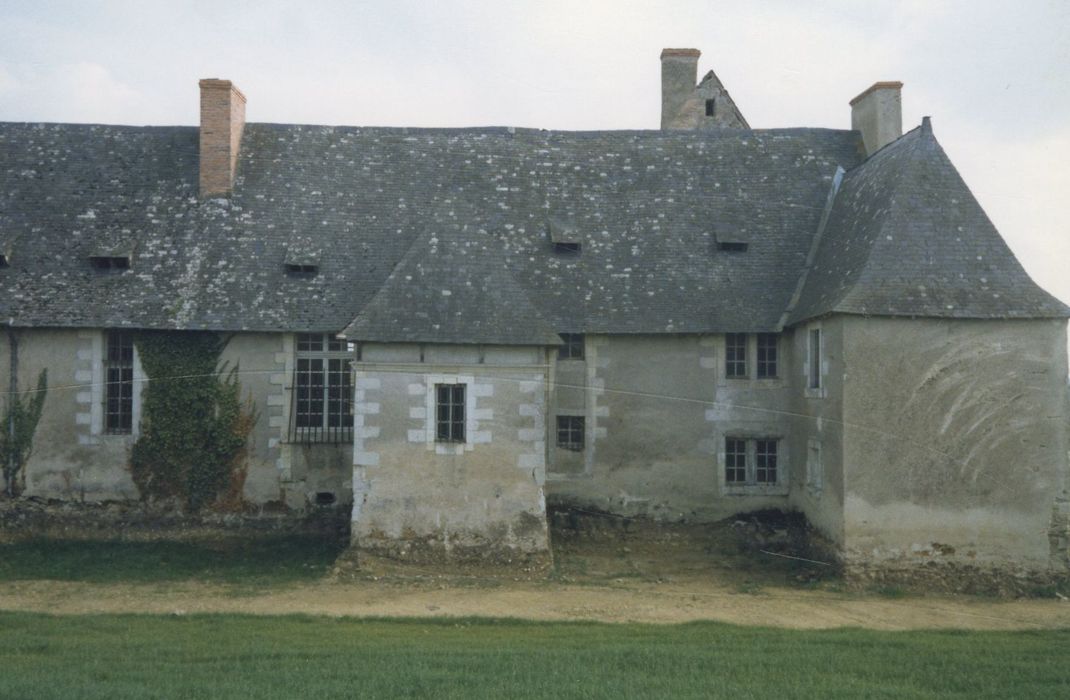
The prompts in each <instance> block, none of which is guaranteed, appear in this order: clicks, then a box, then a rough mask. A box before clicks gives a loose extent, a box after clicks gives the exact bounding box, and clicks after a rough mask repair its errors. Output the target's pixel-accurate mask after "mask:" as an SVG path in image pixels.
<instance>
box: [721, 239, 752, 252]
mask: <svg viewBox="0 0 1070 700" xmlns="http://www.w3.org/2000/svg"><path fill="white" fill-rule="evenodd" d="M717 250H723V251H725V252H726V253H746V252H747V244H746V243H744V242H743V241H717Z"/></svg>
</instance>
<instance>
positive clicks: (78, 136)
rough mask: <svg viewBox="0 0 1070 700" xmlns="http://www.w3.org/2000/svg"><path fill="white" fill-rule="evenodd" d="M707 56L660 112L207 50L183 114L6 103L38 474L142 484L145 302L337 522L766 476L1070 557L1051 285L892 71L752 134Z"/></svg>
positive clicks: (299, 485)
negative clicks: (320, 73) (274, 94)
mask: <svg viewBox="0 0 1070 700" xmlns="http://www.w3.org/2000/svg"><path fill="white" fill-rule="evenodd" d="M698 59H699V52H698V51H697V50H694V49H666V50H665V51H664V52H663V53H662V55H661V75H662V96H661V99H662V123H661V129H659V130H645V131H593V132H568V131H544V130H534V129H516V128H497V127H494V128H463V129H408V128H378V127H376V128H365V127H326V126H307V125H296V124H257V123H246V122H245V103H246V98H245V96H244V95H243V94H242V93H241V92H240V91H239V90H238V88H237V87H236V86H235V85H233V84H232V83H231V82H229V81H226V80H217V79H208V80H202V81H201V82H200V99H201V123H200V126H199V127H129V126H102V125H81V124H21V123H4V124H0V323H2V325H3V326H4V335H5V336H6V338H3V339H0V340H3V342H2V343H0V382H2V383H3V385H4V386H5V387H11V389H12V390H13V391H20V392H21V391H25V390H27V389H30V388H32V387H33V384H34V381H35V379H36V378H37V376H38V374H39V373H40V371H41V370H42V369H45V368H47V370H48V377H49V384H50V389H49V392H48V394H47V400H46V402H45V405H44V412H43V416H42V418H41V420H40V423H39V425H38V428H37V434H36V440H35V443H34V449H33V453H32V456H31V458H30V461H29V463H28V466H27V467H26V470H25V474H24V478H25V491H24V493H25V494H26V495H30V496H40V497H49V498H59V499H86V500H91V501H93V500H97V501H100V500H112V499H137V498H138V497H139V493H138V489H137V488H136V487H135V484H134V482H133V480H132V478H131V475H130V469H129V463H130V453H131V448H132V445H133V444H134V443H135V442H136V441H137V439H138V435H139V424H140V421H141V417H142V408H143V406H142V392H143V389H144V387H145V386H146V382H149V381H151V380H152V377H151V376H148V375H147V374H146V371H145V370H144V368H143V367H142V363H141V359H139V348H138V346H137V343H136V342H134V340H133V338H134V337H135V335H134V333H136V332H137V331H138V330H142V329H168V330H173V331H175V332H176V333H178V334H180V333H182V332H186V331H191V330H201V331H204V330H207V331H217V332H219V333H221V334H226V335H227V337H228V338H229V340H228V342H227V345H226V347H225V350H224V352H223V359H224V360H226V361H227V362H228V363H229V364H230V365H231V366H233V365H234V364H235V363H240V368H241V373H240V375H239V379H240V382H241V388H242V392H243V394H247V395H249V396H251V397H252V400H253V403H254V404H255V406H256V407H257V409H258V413H259V419H258V421H257V423H256V424H255V427H254V428H253V431H252V433H251V435H250V438H249V444H248V476H247V478H246V481H245V485H244V494H243V495H244V498H245V500H246V501H247V502H248V503H251V504H269V503H272V504H275V505H276V506H279V505H281V504H285V505H286V506H288V507H289V508H291V509H295V510H302V509H314V508H317V507H322V506H328V505H335V506H343V507H347V508H348V507H351V508H352V537H353V541H354V542H355V544H356V545H357V546H358V548H359V549H360V550H368V551H370V552H381V553H384V554H387V555H391V554H393V555H397V554H404V553H419V552H430V553H438V554H443V553H444V554H447V555H456V556H457V557H477V558H478V557H482V556H500V555H503V554H504V555H505V556H515V557H518V558H522V557H523V556H525V555H539V554H544V553H545V552H546V550H547V548H548V546H549V545H548V535H547V507H548V505H550V506H555V505H560V506H572V507H579V508H584V509H588V510H596V511H607V512H610V513H615V514H622V515H628V516H632V515H639V516H647V517H649V518H652V519H657V520H667V521H668V520H672V521H676V520H688V521H697V522H703V521H713V520H717V519H721V518H725V517H728V516H731V515H733V514H736V513H740V512H746V511H752V510H757V509H766V508H777V509H785V510H787V509H790V510H797V511H801V512H802V513H804V514H805V515H806V517H807V518H808V519H809V521H810V522H811V523H812V524H813V525H814V526H815V527H816V528H817V529H818V530H819V531H820V532H821V533H823V535H824V536H825V537H826V538H827V539H828V540H829V541H831V542H832V543H833V544H834V545H835V547H836V548H837V549H838V550H839V552H840V554H841V556H842V557H843V558H844V559H845V560H846V561H848V562H852V561H853V562H867V563H876V564H882V563H887V564H889V565H898V564H903V563H905V564H911V563H913V562H919V561H933V560H940V561H950V562H958V563H963V564H969V565H972V566H979V567H1011V568H1015V569H1025V570H1032V571H1047V572H1051V571H1060V570H1062V569H1064V568H1065V567H1066V566H1067V562H1068V560H1067V556H1068V553H1067V535H1068V528H1070V498H1068V491H1067V489H1068V466H1067V450H1068V447H1070V445H1068V441H1067V427H1068V426H1067V421H1068V410H1067V389H1066V386H1067V348H1066V320H1067V317H1068V316H1070V309H1068V307H1067V306H1066V305H1064V304H1063V303H1061V302H1060V301H1058V300H1056V299H1055V298H1053V297H1052V296H1051V295H1049V294H1048V293H1046V292H1045V291H1044V290H1042V289H1040V288H1039V287H1038V286H1037V285H1036V284H1035V283H1034V282H1033V281H1032V280H1031V279H1030V278H1029V277H1028V275H1027V274H1026V273H1025V271H1024V270H1023V269H1022V266H1021V265H1020V264H1019V263H1018V261H1017V260H1016V259H1015V257H1014V255H1013V254H1012V253H1011V251H1010V250H1009V249H1008V247H1007V245H1006V244H1005V243H1004V241H1003V239H1002V238H1001V237H1000V235H999V233H998V232H997V231H996V229H995V228H994V227H993V225H992V223H991V222H990V221H989V219H988V217H987V216H986V215H985V213H984V212H983V211H982V209H981V206H980V205H979V204H978V202H977V201H976V200H975V198H974V197H973V195H972V194H971V193H970V190H969V189H968V188H967V186H966V184H965V183H964V182H963V180H962V178H961V177H960V176H959V174H958V172H957V171H956V170H955V167H954V166H953V165H952V164H951V162H950V161H949V160H948V157H947V155H946V154H945V153H944V150H943V149H942V148H941V146H940V143H939V142H938V141H937V138H936V136H935V134H934V128H933V126H932V125H931V123H930V121H929V119H928V118H926V119H924V120H923V121H922V123H921V124H920V125H918V126H916V127H914V128H913V129H911V130H909V131H907V132H906V133H903V130H902V124H901V122H902V117H901V109H900V91H901V87H902V85H901V84H900V83H896V82H878V83H876V84H874V85H873V86H872V87H870V88H869V89H867V90H865V91H864V92H862V93H861V94H859V95H858V96H857V97H855V98H854V99H853V100H851V103H850V105H851V128H850V129H816V128H793V129H755V128H752V127H751V126H750V125H749V124H748V123H747V120H746V119H745V118H744V117H743V115H742V113H741V112H740V110H739V109H738V108H737V106H736V105H735V104H734V103H733V101H732V98H731V97H730V95H729V93H728V92H727V91H726V90H725V88H724V86H723V85H722V84H721V82H720V81H719V80H718V78H717V77H716V76H715V75H714V73H713V72H712V71H711V72H709V73H707V74H706V75H705V77H703V78H702V79H701V81H700V80H698V73H697V66H698ZM845 117H846V110H845ZM16 347H17V351H18V356H17V357H14V356H13V353H12V350H13V349H14V348H16ZM12 367H13V368H15V371H14V374H12V372H11V369H9V368H12Z"/></svg>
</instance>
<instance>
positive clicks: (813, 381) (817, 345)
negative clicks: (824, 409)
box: [810, 328, 821, 389]
mask: <svg viewBox="0 0 1070 700" xmlns="http://www.w3.org/2000/svg"><path fill="white" fill-rule="evenodd" d="M810 388H811V389H820V388H821V329H820V328H814V329H812V330H811V331H810Z"/></svg>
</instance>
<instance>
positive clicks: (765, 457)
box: [754, 440, 777, 484]
mask: <svg viewBox="0 0 1070 700" xmlns="http://www.w3.org/2000/svg"><path fill="white" fill-rule="evenodd" d="M754 467H755V468H754V480H755V481H756V482H757V483H759V484H775V483H776V477H777V473H776V471H777V441H776V440H756V441H755V446H754Z"/></svg>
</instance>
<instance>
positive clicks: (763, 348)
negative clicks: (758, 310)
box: [758, 333, 780, 379]
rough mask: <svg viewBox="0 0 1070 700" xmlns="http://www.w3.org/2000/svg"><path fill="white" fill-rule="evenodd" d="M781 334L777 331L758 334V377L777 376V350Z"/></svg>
mask: <svg viewBox="0 0 1070 700" xmlns="http://www.w3.org/2000/svg"><path fill="white" fill-rule="evenodd" d="M779 340H780V336H778V335H777V334H776V333H759V334H758V378H759V379H771V378H774V377H776V376H777V359H778V358H777V350H778V344H779Z"/></svg>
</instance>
